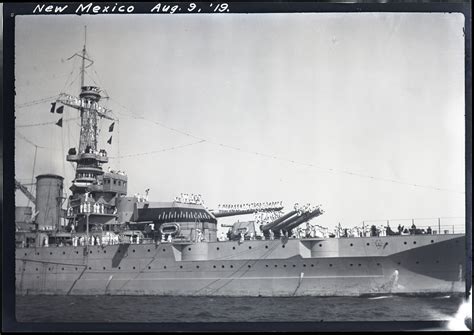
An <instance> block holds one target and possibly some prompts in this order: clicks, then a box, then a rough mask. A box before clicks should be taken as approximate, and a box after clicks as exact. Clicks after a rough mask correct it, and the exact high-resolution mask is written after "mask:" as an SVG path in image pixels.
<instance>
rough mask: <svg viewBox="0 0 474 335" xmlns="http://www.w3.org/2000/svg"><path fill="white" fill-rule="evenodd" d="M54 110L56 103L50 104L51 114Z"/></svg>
mask: <svg viewBox="0 0 474 335" xmlns="http://www.w3.org/2000/svg"><path fill="white" fill-rule="evenodd" d="M55 108H56V102H52V103H51V111H50V112H51V113H54V109H55Z"/></svg>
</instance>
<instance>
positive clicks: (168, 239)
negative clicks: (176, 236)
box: [167, 234, 173, 243]
mask: <svg viewBox="0 0 474 335" xmlns="http://www.w3.org/2000/svg"><path fill="white" fill-rule="evenodd" d="M167 241H168V242H169V243H171V242H172V241H173V237H172V236H171V234H169V235H168V238H167Z"/></svg>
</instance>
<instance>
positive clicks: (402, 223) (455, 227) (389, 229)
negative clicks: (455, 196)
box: [335, 217, 466, 237]
mask: <svg viewBox="0 0 474 335" xmlns="http://www.w3.org/2000/svg"><path fill="white" fill-rule="evenodd" d="M373 227H375V232H376V235H377V236H391V235H422V234H432V235H444V234H465V232H466V223H465V218H464V217H440V218H416V219H392V220H369V221H363V223H362V225H361V226H359V227H353V228H339V231H338V229H337V228H336V230H335V233H336V235H338V233H339V236H337V237H352V236H346V235H354V236H360V237H368V236H373V235H374V231H373V229H374V228H373ZM346 229H347V233H346Z"/></svg>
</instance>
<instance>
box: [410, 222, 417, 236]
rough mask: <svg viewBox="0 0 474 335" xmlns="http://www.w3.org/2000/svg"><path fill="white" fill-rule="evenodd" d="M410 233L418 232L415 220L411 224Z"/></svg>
mask: <svg viewBox="0 0 474 335" xmlns="http://www.w3.org/2000/svg"><path fill="white" fill-rule="evenodd" d="M410 233H411V234H412V235H415V234H416V226H415V222H413V223H412V225H411V229H410Z"/></svg>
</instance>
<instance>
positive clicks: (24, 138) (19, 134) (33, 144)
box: [17, 131, 46, 149]
mask: <svg viewBox="0 0 474 335" xmlns="http://www.w3.org/2000/svg"><path fill="white" fill-rule="evenodd" d="M17 135H18V137H19V138H21V139H23V140H24V141H26V142H28V143H29V144H31V145H32V146H34V147H36V148H41V149H46V147H42V146H39V145H36V144H35V143H33V142H32V141H30V140H29V139H27V138H26V137H25V136H24V135H23V134H21V133H19V132H18V131H17Z"/></svg>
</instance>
